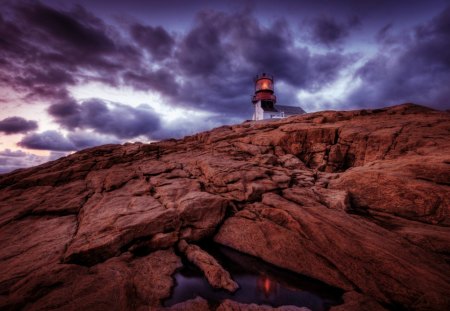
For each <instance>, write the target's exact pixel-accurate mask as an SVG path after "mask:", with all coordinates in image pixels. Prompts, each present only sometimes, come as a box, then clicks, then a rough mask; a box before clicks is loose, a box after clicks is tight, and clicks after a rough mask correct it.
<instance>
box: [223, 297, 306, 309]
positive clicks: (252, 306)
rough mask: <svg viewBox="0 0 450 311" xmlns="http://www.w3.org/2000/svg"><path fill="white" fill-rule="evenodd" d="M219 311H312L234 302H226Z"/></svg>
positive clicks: (293, 307)
mask: <svg viewBox="0 0 450 311" xmlns="http://www.w3.org/2000/svg"><path fill="white" fill-rule="evenodd" d="M216 310H217V311H259V310H261V311H311V310H309V309H308V308H305V307H302V308H300V307H296V306H281V307H278V308H273V307H271V306H267V305H257V304H254V303H252V304H243V303H238V302H235V301H232V300H228V299H226V300H224V302H222V303H221V304H220V306H219V307H218V308H217V309H216Z"/></svg>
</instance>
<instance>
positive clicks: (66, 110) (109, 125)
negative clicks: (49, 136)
mask: <svg viewBox="0 0 450 311" xmlns="http://www.w3.org/2000/svg"><path fill="white" fill-rule="evenodd" d="M48 112H49V113H50V115H52V116H53V117H54V118H55V121H56V122H58V123H59V124H61V125H62V126H63V127H65V128H67V129H70V130H74V129H77V128H78V129H92V130H95V131H96V132H97V133H102V134H110V135H114V136H116V137H118V138H133V137H136V136H139V135H146V136H148V137H151V134H152V132H154V131H156V130H157V129H158V128H159V126H160V120H159V117H158V115H157V114H156V113H155V111H154V110H153V109H151V108H145V107H138V108H133V107H130V106H126V105H122V104H117V103H109V104H107V103H106V102H104V101H102V100H99V99H91V100H88V101H85V102H82V103H80V104H79V103H76V102H75V101H73V100H70V101H65V102H61V103H57V104H53V105H51V106H50V107H49V109H48Z"/></svg>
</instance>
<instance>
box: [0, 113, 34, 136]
mask: <svg viewBox="0 0 450 311" xmlns="http://www.w3.org/2000/svg"><path fill="white" fill-rule="evenodd" d="M37 128H38V124H37V122H36V121H31V120H30V121H29V120H25V119H24V118H21V117H9V118H6V119H3V120H1V121H0V132H3V133H5V134H6V135H11V134H20V133H27V132H29V131H32V130H35V129H37Z"/></svg>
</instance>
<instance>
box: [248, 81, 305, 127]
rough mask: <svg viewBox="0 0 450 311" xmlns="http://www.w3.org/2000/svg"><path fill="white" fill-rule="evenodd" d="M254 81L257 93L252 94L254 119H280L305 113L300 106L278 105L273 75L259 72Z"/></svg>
mask: <svg viewBox="0 0 450 311" xmlns="http://www.w3.org/2000/svg"><path fill="white" fill-rule="evenodd" d="M254 83H255V94H254V95H252V104H253V108H254V113H253V120H254V121H258V120H266V119H280V118H286V117H289V116H292V115H297V114H303V113H305V111H304V110H303V109H302V108H300V107H295V106H282V105H277V97H276V96H275V89H274V80H273V76H272V75H269V74H266V73H262V74H258V75H257V76H256V77H255V79H254Z"/></svg>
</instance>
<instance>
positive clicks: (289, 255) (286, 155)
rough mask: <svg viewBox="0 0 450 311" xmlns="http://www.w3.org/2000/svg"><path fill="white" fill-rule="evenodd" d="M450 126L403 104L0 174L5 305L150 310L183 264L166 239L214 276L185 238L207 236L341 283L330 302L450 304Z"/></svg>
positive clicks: (102, 151)
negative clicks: (338, 295)
mask: <svg viewBox="0 0 450 311" xmlns="http://www.w3.org/2000/svg"><path fill="white" fill-rule="evenodd" d="M449 137H450V114H449V113H447V112H438V111H433V110H431V109H428V108H425V107H421V106H416V105H411V104H406V105H400V106H395V107H390V108H384V109H375V110H359V111H347V112H336V111H326V112H318V113H312V114H306V115H301V116H296V117H291V118H288V119H281V120H277V121H263V122H245V123H243V124H239V125H234V126H223V127H220V128H217V129H214V130H212V131H209V132H204V133H199V134H196V135H193V136H189V137H185V138H184V139H181V140H167V141H163V142H158V143H153V144H139V143H136V144H125V145H105V146H100V147H96V148H91V149H86V150H83V151H80V152H77V153H75V154H72V155H70V156H67V157H65V158H62V159H59V160H57V161H53V162H49V163H46V164H43V165H40V166H37V167H33V168H29V169H21V170H17V171H15V172H12V173H9V174H4V175H0V265H1V267H2V269H1V270H2V271H1V273H0V308H2V309H18V308H26V309H49V308H53V309H75V308H76V309H113V310H114V309H117V310H119V309H120V310H123V309H136V310H147V309H152V308H155V307H160V306H161V299H164V298H165V297H168V295H170V288H171V286H172V285H173V279H172V278H171V275H172V274H173V273H174V271H175V270H176V269H177V268H179V267H180V266H181V261H180V258H179V257H178V255H176V254H175V253H174V251H173V250H172V248H173V247H175V246H177V245H178V243H179V242H180V241H186V242H187V245H188V246H187V248H186V249H184V248H182V249H184V250H183V251H185V252H186V256H187V257H190V256H191V255H192V254H194V255H195V256H194V255H192V258H194V259H193V261H198V262H201V263H202V264H201V265H203V264H205V263H207V265H206V266H208V267H214V269H213V270H211V271H218V270H216V269H215V265H214V264H213V265H210V263H212V262H213V261H212V260H211V258H212V257H210V256H209V255H208V254H206V253H204V252H203V251H199V249H198V247H197V246H195V244H196V242H198V241H200V240H203V239H213V240H214V241H216V242H217V243H221V244H223V245H226V246H229V247H232V248H234V249H236V250H239V251H241V252H244V253H247V254H251V255H254V256H256V257H259V258H261V259H263V260H265V261H267V262H269V263H272V264H274V265H276V266H278V267H282V268H285V269H288V270H290V271H293V272H296V273H301V274H304V275H306V276H309V277H312V278H315V279H319V280H321V281H323V282H325V283H327V284H329V285H333V286H336V287H339V288H341V289H343V290H344V291H345V292H346V293H345V295H344V302H345V303H344V305H342V306H335V307H333V308H334V309H335V310H344V309H345V310H352V309H353V310H357V309H358V308H360V306H361V305H364V306H366V307H367V308H369V307H370V308H371V309H373V310H381V309H382V308H387V309H396V308H397V309H398V308H403V309H409V310H446V309H449V308H450V298H449V297H448V293H449V292H450V273H449V271H450V269H449V262H450V257H449V254H450V217H449V213H450V204H449V203H450V173H449V172H450V157H449V155H450V139H449ZM183 243H184V242H182V243H181V244H183ZM185 246H186V245H185ZM189 254H191V255H189ZM180 255H182V256H184V255H183V254H180ZM208 269H209V268H208ZM208 269H205V271H208ZM206 274H208V273H206ZM213 275H216V274H215V272H214V273H213ZM222 275H224V274H223V273H221V274H220V276H218V275H216V276H218V277H217V278H212V279H218V280H221V281H220V282H218V284H219V285H218V286H220V287H225V288H227V287H229V288H230V289H231V288H234V286H233V283H231V282H228V281H225V283H223V282H222V281H224V280H227V278H222ZM212 283H214V281H212ZM224 284H226V285H225V286H224ZM195 303H196V305H197V304H198V305H199V306H200V305H201V306H202V308H203V307H206V306H205V304H204V303H203V302H199V301H197V302H195ZM223 306H225V307H226V308H228V309H230V310H235V309H236V308H238V309H236V310H241V309H242V308H244V307H241V306H238V307H236V303H234V302H231V301H228V302H224V303H223V304H222V308H225V307H223ZM212 307H214V308H215V306H208V308H212ZM233 308H235V309H233ZM239 308H241V309H239ZM246 308H247V307H246ZM228 309H225V310H228ZM242 310H244V309H242ZM245 310H247V309H245Z"/></svg>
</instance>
